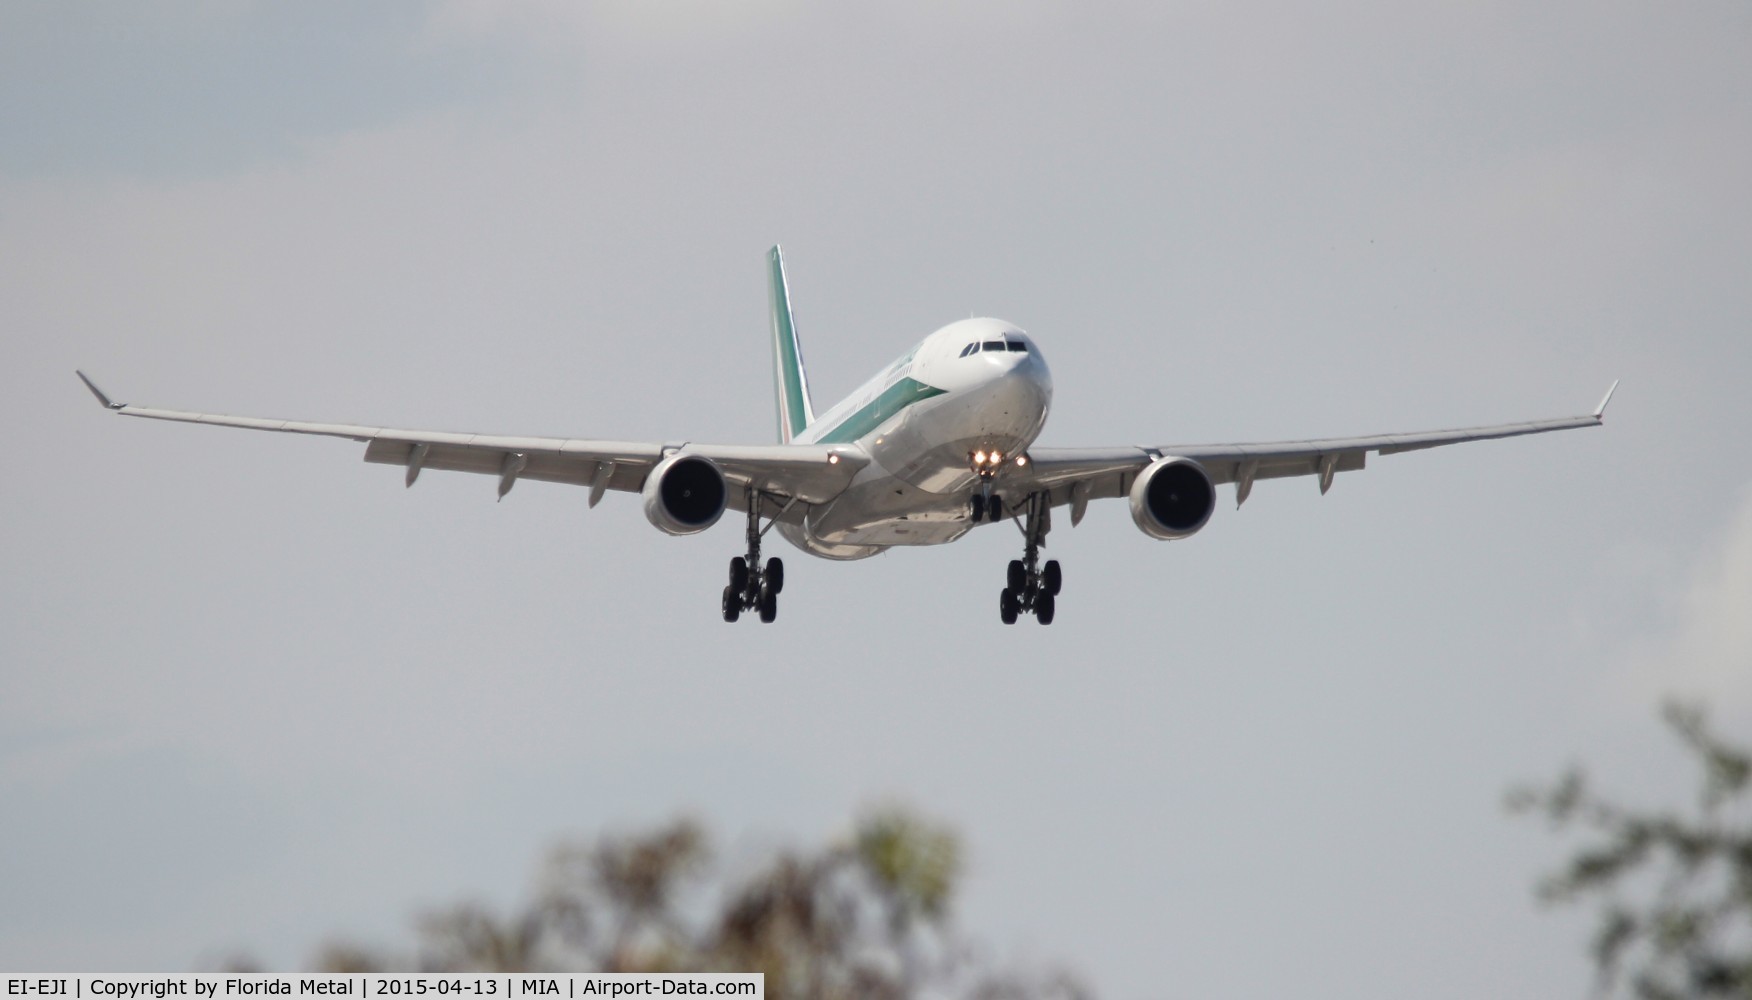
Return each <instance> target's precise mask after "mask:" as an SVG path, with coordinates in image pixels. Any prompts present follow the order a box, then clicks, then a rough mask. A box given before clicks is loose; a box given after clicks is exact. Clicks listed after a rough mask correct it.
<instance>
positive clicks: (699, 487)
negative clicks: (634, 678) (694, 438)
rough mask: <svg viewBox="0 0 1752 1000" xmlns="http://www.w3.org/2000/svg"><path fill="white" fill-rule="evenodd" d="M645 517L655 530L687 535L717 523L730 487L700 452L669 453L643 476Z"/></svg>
mask: <svg viewBox="0 0 1752 1000" xmlns="http://www.w3.org/2000/svg"><path fill="white" fill-rule="evenodd" d="M641 492H642V493H643V494H644V497H645V517H646V518H647V519H648V520H649V521H650V522H651V523H652V524H654V525H656V526H657V530H659V531H662V532H664V533H666V534H670V535H691V534H694V533H696V532H700V531H704V530H706V529H707V528H710V527H711V526H712V525H714V524H717V523H718V518H720V517H722V516H723V515H724V507H725V503H726V501H727V500H728V499H729V496H730V490H729V487H728V486H726V485H725V483H724V474H723V473H722V472H719V471H718V466H717V465H715V464H713V462H712V460H711V459H709V458H705V457H704V456H701V455H671V456H669V457H668V458H666V459H664V460H663V461H661V462H658V463H657V467H656V468H654V469H652V470H651V474H650V475H649V476H646V477H645V488H644V490H643V491H641Z"/></svg>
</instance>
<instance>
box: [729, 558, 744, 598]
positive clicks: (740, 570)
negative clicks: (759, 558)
mask: <svg viewBox="0 0 1752 1000" xmlns="http://www.w3.org/2000/svg"><path fill="white" fill-rule="evenodd" d="M730 589H731V590H734V591H736V592H737V593H738V594H740V593H743V592H744V591H746V590H748V560H746V559H744V558H742V557H741V556H737V557H736V558H734V559H732V560H730Z"/></svg>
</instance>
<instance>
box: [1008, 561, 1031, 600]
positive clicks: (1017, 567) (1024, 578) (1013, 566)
mask: <svg viewBox="0 0 1752 1000" xmlns="http://www.w3.org/2000/svg"><path fill="white" fill-rule="evenodd" d="M1004 582H1005V583H1008V584H1009V585H1010V591H1011V592H1012V593H1016V594H1020V593H1022V592H1023V591H1024V590H1027V589H1028V570H1027V569H1025V568H1024V567H1023V566H1022V560H1020V559H1012V560H1010V571H1009V573H1008V574H1006V575H1005V577H1004Z"/></svg>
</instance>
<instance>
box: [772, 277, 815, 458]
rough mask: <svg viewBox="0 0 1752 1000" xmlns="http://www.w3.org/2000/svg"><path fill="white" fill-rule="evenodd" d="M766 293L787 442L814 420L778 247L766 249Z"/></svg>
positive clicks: (783, 435) (783, 437) (775, 387)
mask: <svg viewBox="0 0 1752 1000" xmlns="http://www.w3.org/2000/svg"><path fill="white" fill-rule="evenodd" d="M767 293H768V295H769V296H770V303H771V307H772V308H771V312H772V328H773V391H774V393H775V394H776V395H777V397H778V403H779V441H780V443H782V444H789V443H790V442H791V439H792V438H794V437H796V436H797V435H798V434H801V433H803V428H805V427H808V426H809V425H810V424H811V423H813V422H814V420H815V409H814V407H812V406H811V405H810V403H809V376H808V374H807V373H805V372H804V370H803V348H802V347H801V346H800V345H799V344H798V343H797V325H796V324H795V323H794V322H793V321H792V320H791V293H790V292H788V291H786V289H785V258H784V255H783V254H781V253H780V252H779V248H778V247H776V246H775V247H773V248H772V249H771V250H768V251H767Z"/></svg>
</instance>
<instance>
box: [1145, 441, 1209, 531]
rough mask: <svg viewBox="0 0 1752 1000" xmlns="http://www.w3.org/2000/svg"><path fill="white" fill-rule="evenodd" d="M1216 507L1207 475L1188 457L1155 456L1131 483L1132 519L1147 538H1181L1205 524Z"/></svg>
mask: <svg viewBox="0 0 1752 1000" xmlns="http://www.w3.org/2000/svg"><path fill="white" fill-rule="evenodd" d="M1216 506H1217V489H1216V487H1215V486H1213V485H1212V484H1211V477H1210V474H1209V473H1207V472H1205V470H1204V466H1202V465H1199V464H1198V463H1197V462H1194V461H1193V460H1192V459H1190V458H1175V457H1173V456H1167V457H1164V458H1159V459H1157V460H1156V461H1154V462H1151V463H1150V464H1149V465H1148V466H1146V467H1145V468H1144V471H1142V472H1140V473H1138V478H1137V481H1136V482H1134V483H1132V488H1131V512H1132V520H1133V521H1136V522H1137V525H1138V530H1140V531H1142V532H1143V533H1144V534H1146V535H1149V536H1150V537H1151V538H1160V539H1162V540H1164V541H1168V540H1172V539H1175V538H1185V537H1187V536H1188V535H1191V534H1192V533H1193V532H1195V531H1197V530H1198V529H1200V528H1202V527H1204V526H1205V522H1206V521H1209V520H1210V519H1211V511H1212V510H1214V509H1215V508H1216Z"/></svg>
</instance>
